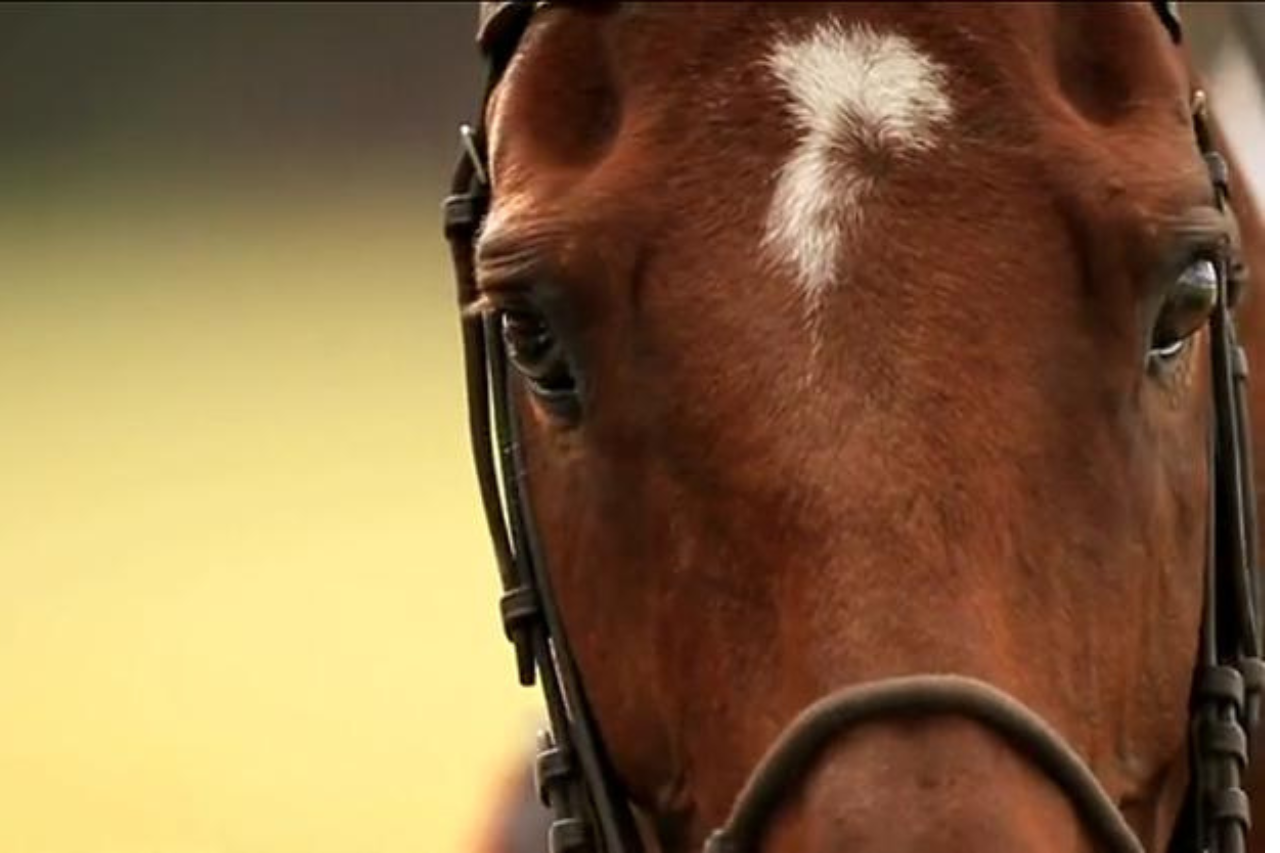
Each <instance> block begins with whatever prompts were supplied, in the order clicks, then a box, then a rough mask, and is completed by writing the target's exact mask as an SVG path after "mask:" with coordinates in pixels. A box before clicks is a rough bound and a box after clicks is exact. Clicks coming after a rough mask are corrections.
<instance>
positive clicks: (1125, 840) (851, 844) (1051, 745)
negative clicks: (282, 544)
mask: <svg viewBox="0 0 1280 853" xmlns="http://www.w3.org/2000/svg"><path fill="white" fill-rule="evenodd" d="M487 5H488V6H490V7H491V8H489V9H488V10H487V11H486V14H485V15H484V16H483V26H482V31H481V41H482V46H483V48H484V50H485V52H486V54H487V56H488V58H489V60H490V63H491V68H492V70H493V75H492V78H491V85H490V89H489V91H488V93H487V97H486V102H485V109H484V115H483V120H482V130H481V131H477V132H474V133H470V134H467V135H466V136H465V138H466V141H467V156H466V158H465V159H464V162H463V165H462V166H461V167H460V171H459V174H458V178H457V181H456V184H455V195H454V196H453V197H451V199H450V200H449V203H448V205H447V208H446V211H447V223H448V231H449V234H450V237H451V240H452V243H453V248H454V253H455V261H456V264H457V267H458V271H459V281H460V288H461V294H462V300H463V303H464V306H463V308H464V333H465V336H466V346H467V353H468V358H469V367H468V369H469V386H470V392H471V405H472V410H471V414H472V429H473V435H474V437H475V440H476V442H475V443H476V449H477V462H478V466H479V472H480V478H481V483H482V486H483V491H484V494H485V501H486V507H487V510H488V513H489V520H490V523H491V525H492V530H493V533H494V540H495V544H496V545H497V550H498V554H499V562H500V567H501V569H502V571H503V577H504V582H505V585H506V588H507V594H506V596H505V597H504V601H503V612H504V617H505V620H506V624H507V628H508V632H509V634H510V635H511V636H512V638H513V639H514V640H515V641H516V644H517V649H518V651H519V657H520V668H521V675H522V678H523V679H524V680H525V681H526V683H528V682H531V681H532V680H533V677H534V673H535V671H536V672H537V674H538V675H539V676H540V677H541V679H542V681H543V685H544V688H545V691H546V695H547V700H548V707H549V710H550V713H551V724H552V733H551V734H550V735H549V736H548V737H547V739H546V741H545V742H544V743H543V755H542V756H541V758H540V760H539V774H540V777H541V784H542V787H543V788H544V792H545V794H546V796H547V798H548V800H549V802H550V804H551V805H552V807H553V808H554V810H555V811H556V813H557V815H558V817H559V818H560V819H559V821H558V823H557V825H556V828H555V829H554V830H553V841H554V842H555V844H556V845H557V846H558V847H559V848H560V849H563V850H568V849H575V850H576V849H591V848H592V846H593V845H594V849H599V850H603V851H606V853H622V851H624V850H628V849H634V848H633V845H635V844H642V845H643V846H644V847H646V848H647V849H651V850H655V851H656V850H661V851H666V853H687V851H693V850H697V849H698V848H699V847H700V846H701V845H703V844H704V839H706V838H707V837H708V836H709V835H710V836H711V838H712V840H711V842H709V843H708V846H709V848H714V849H717V850H739V851H742V853H746V851H748V850H753V849H754V850H761V851H776V850H788V851H823V852H824V853H825V851H836V850H842V851H843V850H863V851H868V853H872V851H874V853H890V851H904V852H905V851H926V850H927V851H942V850H946V851H950V850H956V851H965V850H975V849H982V850H986V851H992V853H995V851H1015V850H1016V851H1050V850H1053V851H1058V850H1084V849H1095V848H1096V849H1113V848H1116V847H1119V848H1121V849H1126V850H1136V849H1139V845H1142V846H1143V847H1145V849H1146V850H1148V851H1153V853H1154V852H1155V851H1162V850H1165V849H1166V848H1168V847H1169V846H1170V844H1171V843H1172V842H1175V841H1176V842H1177V844H1179V845H1182V844H1184V843H1185V844H1186V847H1187V849H1192V848H1194V849H1202V848H1205V847H1207V848H1209V849H1213V850H1232V849H1236V848H1237V847H1238V846H1239V844H1240V843H1241V839H1242V837H1243V829H1244V826H1245V823H1246V822H1247V820H1248V816H1247V811H1248V809H1247V799H1246V797H1245V795H1244V792H1243V791H1242V790H1241V786H1242V785H1245V783H1242V782H1241V775H1242V764H1243V762H1244V759H1245V754H1244V753H1245V752H1246V750H1247V743H1246V742H1245V736H1244V733H1243V730H1242V726H1241V725H1240V724H1239V723H1238V722H1237V718H1239V719H1245V718H1247V717H1250V716H1251V712H1252V711H1253V710H1254V708H1253V706H1254V705H1256V700H1257V698H1258V692H1259V690H1260V682H1261V663H1260V656H1261V650H1260V639H1259V637H1258V634H1259V629H1258V627H1257V626H1256V625H1255V624H1254V622H1255V615H1254V605H1255V598H1256V596H1255V594H1254V593H1253V587H1254V586H1255V585H1256V582H1255V581H1254V580H1253V579H1252V577H1251V573H1252V569H1253V568H1254V567H1255V566H1256V563H1257V559H1256V555H1255V554H1254V553H1253V552H1254V551H1255V548H1254V547H1253V546H1252V544H1251V540H1252V538H1253V535H1252V527H1253V518H1252V514H1251V512H1250V504H1251V501H1252V486H1251V472H1250V468H1251V466H1250V462H1249V459H1248V454H1247V452H1246V450H1247V441H1246V439H1247V437H1248V432H1249V427H1248V424H1247V423H1246V421H1247V417H1248V416H1247V414H1245V413H1244V411H1243V409H1244V405H1243V404H1244V396H1245V391H1244V387H1245V386H1244V385H1243V382H1242V377H1241V375H1242V374H1243V372H1244V371H1243V369H1242V368H1243V364H1242V357H1241V355H1240V352H1239V350H1238V349H1237V347H1236V338H1235V326H1234V322H1233V315H1234V314H1235V313H1236V312H1235V311H1234V307H1235V300H1236V297H1237V296H1238V293H1237V291H1238V290H1239V289H1240V288H1239V284H1240V282H1241V276H1240V270H1241V268H1242V267H1243V266H1244V263H1243V262H1245V261H1248V262H1252V265H1253V268H1254V270H1255V276H1254V278H1253V280H1252V283H1251V290H1252V291H1253V292H1252V294H1251V295H1250V296H1249V301H1248V302H1247V303H1246V304H1247V305H1248V311H1249V312H1254V311H1255V309H1256V318H1255V317H1254V315H1253V314H1250V316H1249V317H1243V319H1242V322H1243V329H1244V334H1243V337H1244V339H1245V341H1246V343H1248V346H1249V349H1250V351H1251V352H1253V353H1254V355H1255V360H1254V362H1255V371H1257V370H1258V369H1260V367H1261V358H1260V355H1261V352H1260V346H1261V299H1260V296H1261V294H1260V292H1259V290H1260V285H1261V281H1260V273H1261V251H1262V246H1261V220H1260V217H1259V215H1258V213H1257V212H1256V210H1255V209H1254V207H1253V205H1252V203H1251V202H1250V200H1249V198H1248V197H1247V195H1245V194H1244V193H1242V192H1241V191H1240V188H1238V187H1237V188H1236V189H1235V192H1234V194H1233V195H1232V196H1231V198H1230V204H1229V205H1228V204H1227V196H1226V184H1225V176H1224V174H1223V171H1224V169H1223V161H1222V160H1221V159H1220V158H1219V157H1218V156H1217V155H1216V154H1214V153H1213V152H1212V150H1211V146H1212V136H1213V133H1212V131H1213V125H1212V122H1211V121H1210V120H1209V119H1208V117H1207V113H1206V112H1205V111H1204V109H1203V104H1202V103H1200V102H1199V101H1198V100H1197V99H1196V98H1193V97H1192V92H1193V91H1194V90H1195V88H1196V81H1195V79H1194V77H1193V75H1192V73H1191V71H1190V70H1189V69H1188V66H1187V64H1186V61H1185V59H1184V55H1183V52H1182V51H1181V49H1180V48H1179V47H1178V45H1177V43H1176V42H1177V36H1178V33H1177V25H1176V21H1175V20H1174V19H1173V18H1172V17H1171V12H1170V10H1169V8H1168V6H1169V5H1171V4H1074V3H1062V4H998V5H989V6H988V5H971V4H957V3H938V4H926V3H919V4H904V3H865V4H845V3H812V4H810V3H805V4H800V3H776V4H771V3H727V2H726V3H721V2H716V3H691V4H683V3H680V4H677V3H653V4H642V3H600V4H589V3H581V4H564V5H560V4H555V3H550V4H533V3H503V4H487ZM1153 5H1154V7H1155V12H1156V13H1153ZM1171 36H1172V37H1171ZM1198 143H1199V144H1198ZM1206 166H1207V167H1208V168H1206ZM1241 313H1243V309H1242V312H1241ZM1258 378H1259V377H1258V376H1257V375H1256V373H1255V383H1254V387H1255V388H1256V389H1259V390H1258V391H1257V392H1256V393H1255V399H1254V405H1255V410H1257V411H1259V412H1260V411H1261V408H1260V406H1259V405H1258V403H1259V402H1260V400H1259V399H1258V398H1257V396H1258V394H1260V388H1261V383H1260V381H1258ZM491 428H492V429H493V430H494V431H495V432H496V444H497V447H496V449H495V447H494V439H493V438H491V435H490V430H491ZM495 453H496V454H497V455H498V457H499V458H500V460H501V464H495V459H494V454H495ZM1206 567H1208V569H1206ZM1245 694H1248V700H1247V701H1246V700H1245V698H1244V697H1245ZM814 703H817V704H816V705H815V704H814ZM1246 706H1248V707H1247V708H1246ZM806 709H807V710H806ZM797 715H801V716H800V717H799V721H798V722H797V721H796V719H797ZM1245 721H1246V722H1247V720H1245ZM1193 724H1194V727H1196V728H1197V731H1198V732H1200V734H1199V736H1198V737H1197V738H1196V739H1195V740H1194V741H1191V740H1189V734H1188V733H1189V731H1190V730H1191V729H1192V728H1193ZM771 750H772V751H771ZM765 756H768V757H767V758H766V757H765ZM762 761H763V764H762V763H761V762H762ZM1258 776H1259V778H1260V774H1258ZM749 779H750V780H751V782H750V783H748V780H749ZM744 785H746V786H747V787H746V788H745V789H744V787H743V786H744ZM1246 787H1247V785H1246ZM1180 815H1181V819H1180V817H1179V816H1180ZM726 820H727V821H728V825H727V826H725V828H724V831H722V832H720V833H713V830H714V829H715V828H716V827H718V826H721V825H722V824H724V823H725V822H726ZM637 827H638V828H637Z"/></svg>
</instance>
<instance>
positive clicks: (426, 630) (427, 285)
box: [0, 7, 539, 853]
mask: <svg viewBox="0 0 1280 853" xmlns="http://www.w3.org/2000/svg"><path fill="white" fill-rule="evenodd" d="M471 13H472V10H471V8H469V7H465V8H457V9H453V10H449V9H446V10H431V9H425V10H416V11H415V10H413V9H409V8H403V9H396V8H390V7H374V8H373V9H369V10H364V11H358V12H357V11H351V10H336V11H335V10H329V11H324V10H318V9H316V8H314V7H313V8H311V9H310V10H307V9H301V10H298V11H289V10H287V9H283V8H276V9H274V10H268V11H267V12H258V13H255V12H254V11H253V10H252V9H248V8H242V9H240V10H239V11H236V10H230V11H226V12H221V13H220V12H217V11H216V10H213V9H211V8H198V7H194V8H191V9H190V10H189V11H186V12H183V11H182V10H178V11H175V10H173V9H169V10H161V11H157V12H148V11H146V10H143V9H141V8H138V7H133V8H117V9H116V10H114V11H113V12H101V11H94V10H93V9H91V8H89V7H82V8H80V9H78V10H72V11H71V12H67V11H60V10H53V11H49V12H42V11H40V10H37V9H36V8H35V7H31V8H29V9H27V10H26V11H25V13H15V12H14V11H12V10H7V11H5V12H0V31H4V32H5V33H6V35H4V36H2V37H0V48H3V50H0V54H3V55H4V56H5V57H6V59H0V67H2V68H3V70H4V71H5V72H6V73H4V74H0V79H3V80H4V81H5V82H3V83H0V128H3V130H4V134H3V135H5V136H6V137H7V139H6V142H5V143H4V144H5V145H7V148H4V149H3V150H4V152H5V154H7V156H6V157H4V158H0V853H329V851H332V853H339V851H340V852H341V853H365V852H366V851H368V853H401V851H456V850H467V849H471V848H472V847H473V844H474V838H475V834H476V831H477V830H478V828H479V827H480V826H482V825H483V823H484V822H485V819H486V817H487V814H488V813H489V812H490V811H492V809H493V792H494V782H495V779H496V778H498V777H499V776H500V775H501V774H503V773H504V772H506V770H507V769H508V768H509V767H510V766H511V764H512V762H513V761H517V760H519V756H520V753H521V750H523V749H524V748H526V747H527V746H528V745H529V742H530V740H531V732H532V729H533V728H534V726H535V723H536V721H537V719H538V718H539V714H538V706H537V704H536V702H535V700H536V695H535V694H534V693H533V692H532V691H523V690H521V689H519V688H518V687H517V686H516V682H515V676H514V665H513V662H512V660H511V655H510V652H509V650H508V647H507V645H506V642H505V640H504V639H503V637H502V632H501V630H500V627H499V623H498V619H497V608H496V598H497V594H498V589H497V582H496V578H495V572H494V569H493V566H492V560H491V557H490V553H489V550H488V545H487V539H486V538H485V535H484V533H483V530H482V527H481V516H480V512H479V505H478V498H477V494H476V491H475V488H474V486H473V483H472V474H471V469H470V457H469V455H468V451H467V448H466V444H465V431H464V425H463V409H462V407H461V403H462V399H463V397H462V385H461V376H462V369H461V364H460V350H459V346H458V333H457V327H456V322H455V313H454V308H453V298H452V293H451V288H452V281H451V279H450V278H449V277H448V273H447V270H446V268H445V265H444V253H443V246H442V245H441V242H440V239H439V237H438V235H439V222H438V215H437V211H438V202H439V196H440V194H441V192H442V190H443V184H442V181H443V178H444V176H445V173H446V172H447V170H448V165H449V163H448V158H449V156H451V155H452V151H451V150H450V149H451V145H452V138H451V130H450V125H451V124H452V123H453V122H454V121H455V120H457V119H459V118H462V117H465V114H466V111H467V110H469V109H470V108H471V107H470V97H471V95H472V94H473V90H472V88H471V86H470V85H469V84H470V82H471V81H472V80H474V79H475V68H476V66H475V64H474V62H473V60H472V59H471V55H470V52H469V44H468V36H469V33H468V30H469V26H470V23H471ZM23 15H25V17H24V16H23ZM6 16H10V17H8V18H6ZM6 23H8V24H10V25H11V26H9V27H6ZM446 26H448V27H449V29H443V28H444V27H446ZM139 28H142V30H143V32H144V33H150V37H148V38H143V37H142V36H140V35H139V34H138V29H139ZM397 28H403V29H407V30H408V31H409V32H408V34H406V35H400V36H397V35H395V34H394V33H393V32H392V31H393V30H395V29H397ZM15 31H16V32H17V33H22V32H25V33H26V34H27V35H26V40H25V41H22V42H20V43H19V40H18V35H17V34H15ZM236 35H239V36H241V37H242V39H243V40H244V44H237V42H236V41H235V39H233V36H236ZM433 39H437V40H440V41H441V42H442V43H443V42H446V41H448V42H450V43H451V44H452V45H453V48H452V49H453V50H454V51H455V52H456V54H457V55H458V57H459V59H458V63H459V64H458V69H457V72H456V73H457V80H456V81H453V82H447V83H446V81H443V80H438V79H434V78H433V77H432V75H431V73H430V72H431V68H430V66H429V65H428V63H429V62H432V61H440V57H438V56H433V55H432V54H431V53H430V51H431V44H432V40H433ZM255 40H257V42H259V44H256V45H255V44H254V42H255ZM366 42H367V44H365V43H366ZM210 43H212V44H214V45H215V46H214V47H209V46H208V45H209V44H210ZM246 45H248V46H246ZM344 46H345V47H344ZM41 47H43V48H45V49H51V50H53V51H54V54H55V55H54V56H51V57H48V58H47V59H45V58H44V56H43V54H42V51H41V50H40V49H39V48H41ZM15 51H17V53H16V55H15ZM147 51H151V53H150V54H148V53H147ZM227 53H229V55H226V56H225V58H224V59H222V60H221V62H220V63H218V64H217V65H213V64H211V63H210V62H209V60H210V59H212V58H217V57H219V56H223V55H224V54H227ZM379 53H382V54H383V55H382V56H379ZM388 53H389V54H391V55H392V56H397V55H398V56H400V57H402V58H403V61H400V62H397V61H392V60H390V59H387V58H386V54H388ZM419 56H421V58H420V59H419V58H417V57H419ZM20 59H21V61H20ZM23 62H35V63H37V66H36V68H37V69H39V68H42V67H43V68H45V70H46V73H45V74H44V75H42V76H33V74H34V72H33V71H32V70H31V68H30V67H21V68H18V67H15V66H20V65H22V63H23ZM40 62H44V65H43V66H40V65H39V64H38V63H40ZM61 62H66V63H69V64H70V65H72V66H75V67H78V69H79V70H77V71H75V72H74V73H73V72H69V71H65V70H64V71H62V72H59V63H61ZM282 62H285V63H290V64H291V65H290V67H291V69H292V70H286V71H284V72H282V71H281V70H280V68H279V63H282ZM77 63H78V66H77ZM414 63H417V64H414ZM370 69H372V70H370ZM8 72H12V73H8ZM57 73H61V86H56V85H54V84H53V83H52V82H49V88H48V91H46V92H44V93H43V95H42V96H41V97H38V98H37V97H36V96H35V95H34V94H32V92H31V91H30V90H31V89H32V88H35V87H37V86H39V85H40V84H41V83H45V82H48V81H49V77H48V75H52V74H57ZM104 75H105V77H106V79H105V80H103V79H102V77H103V76H104ZM402 75H407V79H401V78H402ZM322 84H324V85H322ZM330 84H333V85H330ZM339 85H346V86H348V87H349V88H350V91H348V92H346V93H344V92H342V91H340V90H338V89H337V88H336V87H337V86H339ZM446 85H447V86H449V87H451V88H453V89H455V90H456V93H455V95H454V103H453V104H452V105H450V106H449V107H448V108H447V109H446V108H445V107H441V106H438V100H439V99H438V98H437V96H435V95H433V92H434V91H435V89H437V88H444V87H445V86H446ZM201 86H203V87H204V88H203V89H201V88H200V87H201ZM392 87H396V88H393V89H392V90H393V91H402V92H403V94H402V95H401V96H400V97H398V98H390V99H388V98H386V97H385V96H384V98H383V100H384V101H387V104H386V105H384V106H377V107H376V108H375V106H371V105H370V98H371V97H375V96H377V95H378V92H380V91H382V92H385V91H386V90H387V89H388V88H392ZM6 98H7V101H6ZM254 98H256V99H259V100H260V101H261V106H260V107H247V106H245V104H246V102H247V101H249V100H251V99H254ZM24 99H25V100H24ZM192 99H194V102H193V101H192ZM297 99H301V100H302V101H304V102H306V101H309V102H310V103H311V106H308V107H306V109H301V108H299V107H297V105H296V104H293V105H292V106H291V102H292V101H294V100H297ZM68 101H71V103H72V104H75V105H76V106H74V108H73V107H72V106H69V105H68ZM433 101H434V102H435V103H433ZM458 101H462V102H465V106H456V102H458ZM15 104H16V105H17V106H18V107H23V109H24V110H25V111H17V110H16V108H15ZM6 106H7V107H8V108H9V109H8V110H5V109H4V107H6ZM289 109H293V110H294V114H293V115H292V116H290V115H284V116H282V115H281V112H282V111H284V112H287V111H288V110H289ZM437 112H438V113H440V114H439V115H437ZM446 112H447V113H448V114H447V115H446V114H444V113H446ZM353 114H354V116H353ZM401 117H407V118H403V120H399V119H400V118H401ZM33 125H34V126H33ZM193 125H194V126H195V127H196V128H199V129H198V130H197V129H193ZM46 130H47V131H48V132H47V134H46V135H44V136H39V133H40V132H43V131H46ZM24 135H27V136H38V138H37V139H35V141H33V142H32V144H31V145H29V146H27V147H26V148H22V147H21V146H20V145H19V143H20V142H21V141H22V139H23V136H24ZM335 140H336V141H335ZM37 143H38V144H37Z"/></svg>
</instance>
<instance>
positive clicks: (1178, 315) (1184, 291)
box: [1150, 258, 1221, 361]
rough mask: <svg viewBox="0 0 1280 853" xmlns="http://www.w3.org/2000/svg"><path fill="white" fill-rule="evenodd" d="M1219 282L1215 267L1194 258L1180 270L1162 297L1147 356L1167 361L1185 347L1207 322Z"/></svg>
mask: <svg viewBox="0 0 1280 853" xmlns="http://www.w3.org/2000/svg"><path fill="white" fill-rule="evenodd" d="M1220 284H1221V282H1220V281H1219V278H1218V265H1217V264H1216V263H1215V262H1214V261H1213V260H1212V259H1210V258H1197V259H1196V260H1194V261H1192V262H1191V263H1190V264H1189V265H1187V266H1186V267H1184V268H1183V270H1182V272H1180V273H1179V274H1178V278H1177V279H1176V280H1175V281H1174V282H1173V285H1172V286H1171V287H1170V288H1169V290H1168V292H1167V293H1166V294H1165V297H1164V303H1163V304H1162V305H1161V307H1160V314H1159V316H1158V317H1157V318H1156V324H1155V328H1154V329H1153V330H1152V333H1151V347H1150V352H1151V357H1152V358H1155V359H1160V360H1165V361H1167V360H1169V359H1172V358H1175V357H1177V356H1178V355H1179V354H1180V353H1181V352H1182V350H1183V349H1184V348H1185V347H1186V344H1187V340H1188V339H1189V338H1190V337H1191V336H1192V335H1194V334H1195V333H1196V332H1197V331H1198V330H1199V329H1200V327H1201V326H1203V325H1204V324H1205V322H1206V321H1208V319H1209V314H1210V313H1211V312H1212V311H1213V308H1214V306H1215V305H1216V304H1217V301H1218V291H1219V289H1220Z"/></svg>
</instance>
